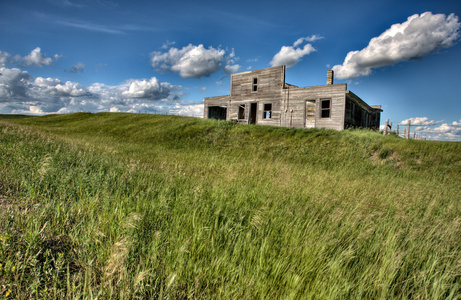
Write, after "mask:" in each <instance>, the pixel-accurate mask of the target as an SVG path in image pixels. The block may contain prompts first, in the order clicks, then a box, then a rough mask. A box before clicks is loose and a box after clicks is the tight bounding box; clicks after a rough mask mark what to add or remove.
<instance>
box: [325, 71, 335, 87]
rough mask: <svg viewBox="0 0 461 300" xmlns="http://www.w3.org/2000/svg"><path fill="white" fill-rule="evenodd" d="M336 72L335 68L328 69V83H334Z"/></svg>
mask: <svg viewBox="0 0 461 300" xmlns="http://www.w3.org/2000/svg"><path fill="white" fill-rule="evenodd" d="M333 78H334V72H333V70H328V71H327V85H329V84H333Z"/></svg>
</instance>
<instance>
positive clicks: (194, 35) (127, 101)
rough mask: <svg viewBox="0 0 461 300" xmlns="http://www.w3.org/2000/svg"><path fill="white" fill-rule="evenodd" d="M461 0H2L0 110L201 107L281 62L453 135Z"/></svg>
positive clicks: (425, 130)
mask: <svg viewBox="0 0 461 300" xmlns="http://www.w3.org/2000/svg"><path fill="white" fill-rule="evenodd" d="M460 16H461V2H460V1H452V0H449V1H447V0H439V1H434V0H433V1H427V0H419V1H401V0H399V1H393V0H389V1H334V0H332V1H283V2H280V1H270V0H269V1H268V0H265V1H240V0H237V1H232V2H219V1H174V0H170V1H137V0H130V1H111V0H80V1H77V0H43V1H40V0H35V1H25V0H2V1H1V2H0V113H4V114H10V113H26V114H48V113H69V112H76V111H90V112H99V111H114V112H116V111H129V112H142V113H169V114H180V115H188V116H197V117H201V116H202V115H203V98H204V97H210V96H219V95H226V94H229V89H230V74H232V73H235V72H242V71H247V70H256V69H261V68H267V67H270V66H273V65H278V64H286V65H287V66H288V69H287V76H286V81H287V82H288V83H290V84H294V85H297V86H312V85H323V84H325V82H326V72H327V70H328V69H333V70H335V83H343V82H345V83H347V84H348V89H349V90H351V91H353V92H354V93H355V94H357V95H358V96H360V97H361V98H362V99H363V100H365V101H366V102H367V103H369V104H370V105H374V104H380V105H382V108H383V110H384V112H383V114H382V124H384V121H385V119H390V120H391V122H393V125H394V128H395V125H396V124H399V123H402V124H403V123H406V120H408V119H411V120H412V124H414V125H415V126H412V132H413V131H416V132H417V134H418V135H420V136H421V137H425V138H428V139H439V140H455V141H461V96H460V92H459V90H460V89H459V86H460V83H459V81H460V79H461V76H460V72H459V70H460V69H461V44H460V43H459V40H460V35H461V33H460V27H461V23H460V20H459V17H460Z"/></svg>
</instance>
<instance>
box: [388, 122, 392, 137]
mask: <svg viewBox="0 0 461 300" xmlns="http://www.w3.org/2000/svg"><path fill="white" fill-rule="evenodd" d="M391 132H392V122H390V123H389V132H388V133H387V135H391Z"/></svg>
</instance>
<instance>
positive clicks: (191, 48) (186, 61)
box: [151, 44, 239, 78]
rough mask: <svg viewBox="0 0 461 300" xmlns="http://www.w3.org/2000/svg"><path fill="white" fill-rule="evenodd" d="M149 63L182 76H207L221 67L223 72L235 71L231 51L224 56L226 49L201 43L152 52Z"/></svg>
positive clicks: (236, 66) (235, 66)
mask: <svg viewBox="0 0 461 300" xmlns="http://www.w3.org/2000/svg"><path fill="white" fill-rule="evenodd" d="M151 64H152V66H153V67H154V68H159V69H161V70H171V71H174V72H178V73H179V75H180V76H181V77H183V78H190V77H194V78H200V77H207V76H210V75H211V74H213V73H215V72H217V71H219V70H220V69H223V70H224V71H225V72H236V71H237V70H238V68H239V66H238V65H236V64H235V55H234V53H233V52H231V53H230V54H229V55H227V56H226V50H224V49H220V48H217V49H216V48H213V47H211V46H210V47H209V48H208V49H206V48H205V47H204V46H203V45H202V44H200V45H198V46H195V45H192V44H189V45H188V46H186V47H183V48H182V49H178V48H174V47H171V48H170V49H169V50H168V51H167V52H164V53H163V52H158V51H156V52H152V53H151Z"/></svg>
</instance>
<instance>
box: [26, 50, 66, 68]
mask: <svg viewBox="0 0 461 300" xmlns="http://www.w3.org/2000/svg"><path fill="white" fill-rule="evenodd" d="M41 51H42V50H41V49H40V47H37V48H35V49H34V50H32V51H31V52H30V54H29V55H27V56H24V57H23V58H22V60H23V61H24V63H25V65H27V66H37V67H41V66H50V65H52V64H53V63H54V61H55V60H57V59H58V58H59V55H57V54H55V55H54V57H53V58H54V60H53V58H51V57H46V56H45V55H44V54H43V53H42V52H41Z"/></svg>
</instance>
